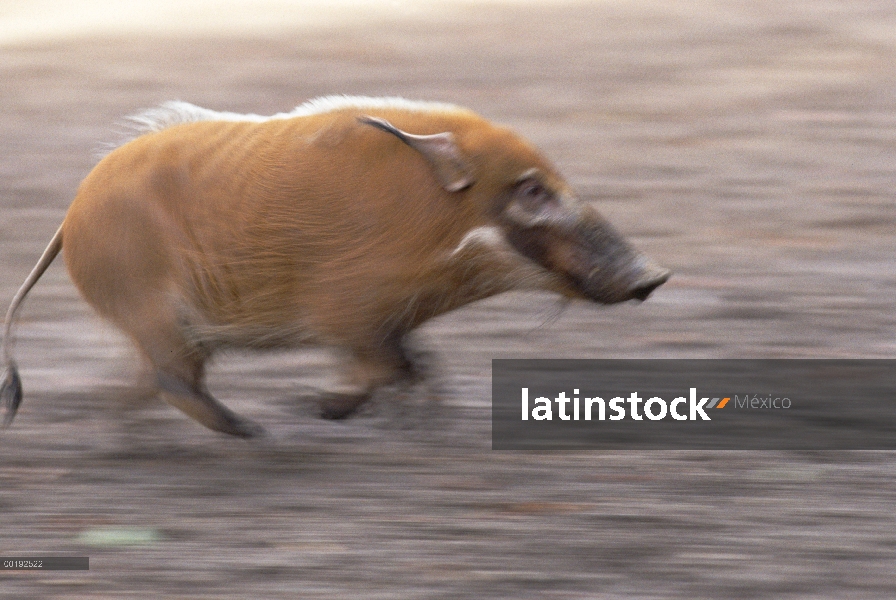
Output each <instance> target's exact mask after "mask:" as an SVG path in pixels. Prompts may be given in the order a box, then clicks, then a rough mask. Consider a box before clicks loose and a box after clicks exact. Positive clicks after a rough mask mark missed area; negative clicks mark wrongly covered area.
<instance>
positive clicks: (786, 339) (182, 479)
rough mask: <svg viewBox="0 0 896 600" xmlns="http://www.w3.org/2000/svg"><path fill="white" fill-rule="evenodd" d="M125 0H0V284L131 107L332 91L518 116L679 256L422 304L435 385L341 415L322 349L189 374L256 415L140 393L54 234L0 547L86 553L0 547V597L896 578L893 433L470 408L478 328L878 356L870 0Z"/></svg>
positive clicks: (653, 243) (272, 103)
mask: <svg viewBox="0 0 896 600" xmlns="http://www.w3.org/2000/svg"><path fill="white" fill-rule="evenodd" d="M121 4H122V5H125V4H127V3H121ZM212 4H214V6H212ZM127 5H128V6H132V7H133V6H137V7H138V9H139V10H138V9H134V12H133V13H130V16H127V15H124V14H120V13H117V12H115V11H116V10H119V9H112V8H109V7H110V6H111V4H109V5H103V4H102V3H100V2H85V3H84V10H81V11H79V10H74V9H72V8H71V7H72V6H78V3H74V4H73V3H69V4H64V3H58V2H55V3H54V2H49V1H47V2H35V3H31V4H28V5H25V4H24V3H0V82H2V83H0V257H2V259H0V298H2V299H4V300H3V302H6V299H9V298H11V297H12V295H13V293H14V292H15V290H16V288H17V287H18V285H19V284H20V283H21V281H22V280H23V279H24V278H25V276H26V274H27V273H28V271H29V269H30V268H31V266H32V265H33V264H34V262H35V261H36V260H37V257H38V256H39V255H40V252H41V251H42V249H43V247H44V245H45V244H46V242H47V241H48V240H49V238H50V236H51V235H52V233H53V231H54V230H55V228H56V227H57V226H58V224H59V223H60V222H61V220H62V217H63V215H64V211H65V209H66V207H67V205H68V203H69V202H70V200H71V198H72V197H73V194H74V191H75V189H76V187H77V185H78V182H79V181H80V179H81V178H83V177H84V175H86V173H87V172H88V171H89V170H90V168H91V166H92V165H93V164H94V162H95V158H94V151H95V150H96V149H98V148H100V147H101V145H102V142H104V141H107V140H114V139H116V138H117V137H118V134H117V133H116V130H115V123H116V122H118V121H119V120H120V118H121V117H122V116H123V115H126V114H129V113H133V112H135V111H137V110H139V109H140V108H144V107H148V106H153V105H155V104H158V103H160V102H162V101H164V100H169V99H182V100H187V101H190V102H194V103H197V104H201V105H205V106H209V107H211V108H215V109H221V110H232V111H246V112H256V113H273V112H278V111H282V110H287V109H289V108H291V107H293V106H294V105H296V104H299V103H301V102H302V101H304V100H305V99H308V98H311V97H314V96H317V95H321V94H330V93H349V94H367V95H402V96H406V97H410V98H420V99H432V100H446V101H451V102H456V103H460V104H464V105H467V106H470V107H472V108H474V109H476V110H477V111H479V112H481V113H483V114H485V115H486V116H488V117H490V118H492V119H494V120H497V121H500V122H503V123H506V124H509V125H511V126H513V127H515V128H516V129H518V130H519V131H520V132H522V133H523V134H525V135H526V136H528V137H529V138H531V139H532V140H534V141H535V142H536V143H537V144H538V145H539V146H540V147H541V148H542V149H543V150H544V151H545V153H546V154H547V155H548V156H550V157H551V158H552V159H553V160H555V162H556V163H557V164H558V165H559V166H560V168H561V170H562V171H563V172H564V173H565V174H566V175H567V177H568V178H569V179H570V181H571V182H572V183H573V184H574V185H575V187H577V188H578V189H579V190H580V191H581V193H582V194H583V195H584V196H586V197H588V198H590V199H592V200H593V201H595V202H596V203H597V205H598V206H599V207H600V209H601V210H602V211H603V212H604V213H605V214H606V215H607V216H608V217H609V218H610V219H611V220H612V221H613V222H614V223H615V224H616V225H617V226H618V227H619V228H620V229H621V230H622V231H624V232H625V233H627V234H628V235H629V237H630V238H631V239H632V240H633V241H634V242H635V243H636V244H637V245H638V246H639V247H641V248H642V249H644V250H646V251H647V252H648V253H649V254H651V255H652V256H653V257H654V258H656V259H657V260H658V261H659V262H661V263H663V264H664V265H665V266H668V267H670V268H672V269H673V270H674V271H675V277H674V278H673V279H672V280H671V281H670V282H669V283H668V284H667V285H666V286H664V287H663V288H661V289H660V290H659V291H658V292H657V293H656V294H655V295H654V297H652V298H651V299H650V300H649V301H648V302H646V303H644V304H642V305H624V306H616V307H612V308H604V309H599V308H595V307H592V306H587V305H578V304H575V305H572V306H570V307H568V308H567V309H566V310H565V311H563V312H560V310H559V309H558V307H557V304H556V302H555V301H554V300H553V299H552V298H550V297H548V296H541V295H528V296H526V295H518V294H511V295H506V296H502V297H499V298H496V299H493V300H490V301H487V302H483V303H481V304H477V305H475V306H471V307H469V308H467V309H464V310H462V311H459V312H457V313H455V314H453V315H449V316H447V317H445V318H442V319H439V320H437V321H436V322H433V323H432V324H430V325H428V326H427V327H425V328H424V329H423V330H421V331H420V333H419V335H418V336H417V338H418V340H417V341H418V343H419V344H420V345H421V346H422V347H424V348H425V349H427V350H429V351H431V352H433V353H435V355H436V356H437V357H438V361H437V363H436V364H437V365H438V369H437V371H438V373H437V377H436V379H435V380H434V382H433V386H432V387H433V389H431V390H429V389H421V390H417V393H416V394H413V395H410V396H405V397H401V398H390V397H388V395H383V397H381V398H379V400H378V402H376V403H374V405H373V406H371V407H370V408H369V409H367V410H365V411H364V413H363V414H362V415H360V416H358V417H357V418H354V419H351V420H348V421H346V422H338V423H332V422H323V421H320V420H318V419H316V418H315V416H314V411H313V407H312V404H311V403H310V402H309V401H308V399H307V392H306V390H307V389H308V388H309V387H318V386H326V385H328V383H330V382H332V379H333V375H334V373H335V372H336V368H337V366H336V365H335V363H333V361H332V360H331V357H330V356H329V355H328V354H327V353H325V352H322V351H307V352H298V353H290V354H265V355H248V354H247V355H242V354H240V355H231V356H228V357H224V358H223V359H222V360H220V361H219V362H218V363H216V365H215V367H214V368H213V370H212V372H211V374H210V383H211V387H212V390H213V391H214V392H215V393H216V395H218V397H220V398H221V399H222V400H224V401H225V402H226V403H227V404H228V405H229V406H231V407H232V408H234V409H235V410H237V411H238V412H240V413H242V414H245V415H247V416H250V417H252V418H255V419H257V420H259V421H261V422H262V423H263V424H265V425H266V426H267V427H268V429H269V430H270V431H271V432H272V433H273V438H274V439H273V440H271V441H269V442H268V443H265V444H253V443H245V442H241V441H238V440H232V439H229V438H225V437H223V436H218V435H216V434H213V433H209V432H207V431H205V430H204V429H202V428H201V427H199V426H198V425H196V424H194V423H193V422H191V421H189V420H188V419H187V418H185V417H183V416H182V415H181V414H180V413H178V412H177V411H175V410H174V409H170V408H167V407H166V406H164V405H161V404H160V403H159V402H158V401H156V400H154V399H152V398H149V397H147V391H146V390H147V388H146V386H145V385H144V384H143V383H141V378H140V372H139V369H138V368H137V366H136V365H135V357H134V355H133V354H132V353H131V351H130V350H129V349H128V347H127V345H126V344H125V342H124V341H123V339H122V338H120V337H118V335H117V334H116V333H115V332H114V331H112V330H110V329H109V328H108V327H106V326H105V325H104V324H102V323H100V322H99V321H98V320H97V319H96V318H95V317H93V316H92V314H91V313H90V311H89V309H88V308H87V307H86V305H85V304H84V303H83V302H82V301H80V300H79V298H78V297H77V294H76V292H75V290H74V288H73V287H72V285H71V283H70V282H69V280H68V279H67V276H66V274H65V272H64V269H63V268H62V265H61V261H59V263H58V264H56V265H54V266H53V267H52V268H51V269H50V271H49V272H48V273H47V275H46V276H45V277H44V279H43V280H42V281H41V283H40V284H39V286H38V287H37V288H35V290H34V291H33V292H32V295H31V296H30V298H29V302H28V303H27V304H26V306H25V310H24V311H23V314H22V316H23V318H22V320H21V321H20V325H19V327H18V344H17V357H18V361H19V364H20V366H21V372H22V376H23V379H24V384H25V389H26V398H25V401H24V404H23V407H22V409H21V411H20V413H19V416H18V417H17V419H16V421H15V423H14V424H13V427H12V428H11V429H9V430H7V431H4V432H2V434H0V456H2V460H0V511H2V515H3V518H2V520H0V548H2V553H3V554H6V555H10V554H18V555H29V554H30V555H37V554H63V553H72V554H80V555H89V556H90V561H91V569H90V571H89V572H85V573H79V572H68V573H67V572H56V573H43V574H41V573H22V572H17V573H8V572H6V573H2V575H0V577H2V581H0V596H4V597H10V598H13V597H14V598H63V597H64V598H125V597H140V598H143V597H187V596H189V597H202V598H294V597H301V598H371V599H376V598H557V599H561V598H562V599H580V598H582V599H584V598H623V597H624V598H630V597H634V598H770V599H771V598H893V597H896V576H894V573H896V522H894V516H893V505H894V502H896V483H894V478H896V457H893V456H892V454H891V453H857V452H853V453H848V452H845V453H800V454H785V453H770V452H721V453H703V452H666V453H661V452H618V453H609V452H581V453H544V454H537V453H523V452H517V453H510V452H493V451H491V450H490V437H489V432H490V423H489V394H490V379H489V377H490V359H492V358H498V357H558V358H559V357H583V358H584V357H675V358H684V357H735V358H736V357H845V358H870V357H888V358H892V357H893V356H894V354H896V310H894V309H896V261H894V260H893V251H894V247H896V213H894V207H896V205H894V191H893V190H894V184H896V162H894V148H896V71H894V69H893V65H894V64H896V8H894V7H893V5H892V3H891V2H887V1H883V0H879V1H871V0H868V1H861V0H858V1H853V2H849V3H844V2H835V1H833V0H831V1H825V0H808V1H805V0H800V1H796V0H778V1H775V2H771V1H763V0H759V1H753V2H747V1H745V0H730V1H723V0H720V1H717V2H711V1H699V2H694V1H688V2H684V1H682V2H658V1H642V2H638V1H635V0H618V1H606V2H590V3H566V2H544V3H532V4H529V3H524V2H514V3H500V2H490V3H481V4H477V3H473V2H447V1H446V2H429V3H425V4H418V3H413V4H411V3H407V4H406V3H391V4H377V3H372V2H367V3H363V2H362V3H352V2H347V1H346V2H341V3H338V4H335V5H333V4H325V3H323V2H318V3H316V4H315V3H312V4H305V5H302V6H301V8H299V9H297V8H296V5H294V4H290V3H287V2H282V1H281V2H273V1H269V2H262V3H254V4H253V5H252V6H255V7H256V9H255V10H256V12H254V13H253V12H251V11H249V10H248V9H247V8H246V7H248V6H250V5H249V4H248V3H241V2H237V1H230V2H223V3H222V2H215V3H201V2H181V3H172V4H171V5H170V6H167V7H166V5H163V4H159V3H152V4H149V3H147V4H146V5H145V6H143V5H142V4H136V5H135V4H133V3H130V4H127ZM66 6H67V7H69V8H64V7H66ZM115 6H118V5H115ZM104 7H105V8H104ZM147 7H149V8H147ZM172 7H174V8H172ZM323 7H326V8H323ZM59 11H62V12H59ZM135 15H136V16H135ZM272 15H274V17H275V18H272ZM78 19H81V21H79V20H78ZM434 390H435V391H439V392H441V396H442V398H441V400H438V401H431V400H429V398H430V397H431V396H433V395H434V394H433V393H432V392H433V391H434ZM303 398H304V399H303Z"/></svg>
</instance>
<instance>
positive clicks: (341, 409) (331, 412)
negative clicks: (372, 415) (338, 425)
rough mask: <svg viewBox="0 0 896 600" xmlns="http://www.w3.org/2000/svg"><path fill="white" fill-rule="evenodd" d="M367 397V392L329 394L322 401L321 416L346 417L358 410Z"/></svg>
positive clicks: (333, 418)
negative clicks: (358, 393)
mask: <svg viewBox="0 0 896 600" xmlns="http://www.w3.org/2000/svg"><path fill="white" fill-rule="evenodd" d="M367 398H368V395H367V394H360V395H351V394H333V393H331V394H327V395H326V396H324V398H323V399H322V400H321V401H320V416H321V418H322V419H330V420H337V419H345V418H346V417H350V416H351V415H352V414H353V413H354V412H355V411H357V410H358V407H359V406H361V405H362V404H364V402H365V401H366V400H367Z"/></svg>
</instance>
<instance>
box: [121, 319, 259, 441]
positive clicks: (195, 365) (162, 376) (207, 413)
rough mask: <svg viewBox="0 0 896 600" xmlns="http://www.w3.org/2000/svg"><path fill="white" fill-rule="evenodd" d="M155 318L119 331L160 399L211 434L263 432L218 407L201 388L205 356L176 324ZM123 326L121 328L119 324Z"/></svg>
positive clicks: (217, 403)
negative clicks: (146, 366) (151, 376)
mask: <svg viewBox="0 0 896 600" xmlns="http://www.w3.org/2000/svg"><path fill="white" fill-rule="evenodd" d="M158 308H159V305H156V310H155V311H153V312H154V313H155V314H153V315H152V317H151V318H149V319H146V320H145V321H142V322H141V321H139V320H137V321H136V322H138V323H140V325H138V326H136V327H135V320H134V319H129V323H127V325H125V326H124V327H122V328H123V329H125V331H126V332H127V333H128V334H129V335H130V336H131V338H132V339H133V340H134V342H135V343H136V345H137V347H138V348H139V349H140V350H141V351H142V352H143V354H144V356H145V357H146V358H147V359H148V361H149V363H150V365H151V366H152V369H153V370H154V372H155V376H156V382H157V384H158V386H159V391H160V395H161V397H162V399H164V400H165V401H166V402H167V403H168V404H170V405H171V406H173V407H175V408H177V409H179V410H180V411H182V412H183V413H184V414H186V415H187V416H189V417H191V418H193V419H195V420H196V421H198V422H199V423H201V424H203V425H205V426H206V427H208V428H209V429H212V430H214V431H220V432H222V433H227V434H230V435H235V436H238V437H244V438H248V437H255V436H258V435H261V434H263V433H264V429H263V428H262V427H261V426H260V425H258V424H256V423H254V422H252V421H250V420H248V419H245V418H243V417H241V416H239V415H237V414H236V413H234V412H233V411H232V410H230V409H229V408H227V407H226V406H224V405H223V404H221V403H220V402H219V401H218V400H216V399H215V397H214V396H212V395H211V393H209V391H208V389H207V388H206V386H205V381H204V380H205V362H206V360H207V359H208V353H207V352H205V351H204V350H203V349H202V348H201V347H198V346H197V345H196V344H192V343H190V342H189V341H187V340H186V339H185V338H184V336H183V335H182V333H181V331H180V330H179V328H178V326H177V324H176V322H175V321H176V320H175V319H174V318H172V319H170V320H169V319H165V318H160V316H161V315H160V314H159V311H158ZM120 325H123V324H120Z"/></svg>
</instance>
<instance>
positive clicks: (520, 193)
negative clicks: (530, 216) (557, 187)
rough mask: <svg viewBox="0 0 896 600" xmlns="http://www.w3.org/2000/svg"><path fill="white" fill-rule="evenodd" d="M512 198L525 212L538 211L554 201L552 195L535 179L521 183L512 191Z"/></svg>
mask: <svg viewBox="0 0 896 600" xmlns="http://www.w3.org/2000/svg"><path fill="white" fill-rule="evenodd" d="M514 196H516V199H517V202H519V203H520V204H521V205H522V207H523V208H524V209H526V210H538V209H539V208H542V207H544V206H545V205H547V204H550V203H551V202H552V201H553V200H554V195H553V194H552V193H551V192H550V191H549V190H548V189H547V188H546V187H544V186H543V185H542V184H541V182H540V181H538V180H537V179H526V180H524V181H521V182H520V183H519V184H518V185H517V187H516V190H515V191H514Z"/></svg>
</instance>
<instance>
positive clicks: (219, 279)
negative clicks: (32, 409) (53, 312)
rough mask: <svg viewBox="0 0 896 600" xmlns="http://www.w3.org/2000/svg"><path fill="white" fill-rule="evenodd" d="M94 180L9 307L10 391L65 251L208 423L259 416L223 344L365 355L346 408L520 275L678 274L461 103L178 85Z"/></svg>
mask: <svg viewBox="0 0 896 600" xmlns="http://www.w3.org/2000/svg"><path fill="white" fill-rule="evenodd" d="M132 119H133V120H134V121H135V122H136V123H137V124H138V126H139V127H140V130H141V132H140V135H139V136H138V137H136V138H135V139H133V140H132V141H130V142H127V143H125V144H123V145H121V146H120V147H118V148H117V149H115V150H113V151H112V152H111V153H109V154H108V155H107V156H106V157H105V158H103V159H102V160H101V161H100V162H99V164H97V166H96V167H95V168H94V169H93V171H91V173H90V174H89V175H88V176H87V178H86V179H85V180H84V181H83V182H82V183H81V186H80V188H79V189H78V192H77V195H76V196H75V199H74V201H73V202H72V205H71V207H70V208H69V210H68V213H67V214H66V216H65V220H64V221H63V223H62V225H61V226H60V228H59V230H58V231H57V232H56V235H54V236H53V239H52V240H51V241H50V244H49V246H47V249H46V250H45V251H44V253H43V256H41V258H40V260H39V261H38V263H37V265H36V266H35V267H34V270H33V271H32V272H31V274H30V275H29V276H28V278H27V279H26V280H25V283H24V284H23V285H22V287H21V289H19V291H18V293H17V294H16V295H15V297H14V299H13V301H12V304H11V305H10V308H9V312H8V313H7V316H6V322H5V330H4V339H3V359H4V361H5V367H6V378H5V380H4V383H3V387H2V390H0V399H2V403H3V406H4V409H5V415H4V425H8V424H9V423H10V422H11V421H12V418H13V416H14V415H15V412H16V410H17V408H18V406H19V404H20V402H21V399H22V387H21V382H20V379H19V376H18V372H17V369H16V364H15V361H14V360H13V357H12V355H11V335H10V331H11V328H12V323H13V321H14V317H15V315H16V312H17V309H18V308H19V306H20V305H21V303H22V300H23V299H24V297H25V295H26V294H27V293H28V291H29V290H30V289H31V287H32V286H33V285H34V284H35V283H36V282H37V280H38V279H39V278H40V276H41V275H42V274H43V272H44V271H45V270H46V268H47V267H48V266H49V264H50V263H51V262H52V261H53V259H54V258H55V257H56V255H57V254H58V253H59V252H60V251H62V252H63V254H64V258H65V264H66V266H67V267H68V272H69V274H70V275H71V278H72V280H73V281H74V283H75V285H76V286H77V288H78V290H79V291H80V292H81V294H82V295H83V296H84V298H85V299H86V300H87V302H88V303H89V304H90V305H91V306H93V308H94V309H95V310H96V311H97V312H98V313H99V314H100V315H102V316H103V317H104V318H106V319H108V320H109V321H111V322H112V323H113V324H114V325H115V326H117V327H118V328H119V329H120V330H121V331H122V332H124V333H125V334H127V336H128V337H130V339H131V340H133V342H134V344H135V345H136V346H137V348H138V349H139V350H140V352H141V354H142V355H143V356H144V357H145V358H146V360H147V361H148V363H149V365H150V366H151V368H152V370H153V372H154V374H155V378H156V382H157V384H158V388H159V391H160V393H161V395H162V396H163V397H164V399H165V400H166V401H167V402H169V403H170V404H171V405H173V406H175V407H177V408H179V409H180V410H182V411H183V412H184V413H186V414H187V415H189V416H190V417H192V418H194V419H196V420H197V421H199V422H200V423H202V424H203V425H205V426H206V427H208V428H210V429H213V430H216V431H221V432H224V433H229V434H232V435H237V436H243V437H249V436H252V435H256V434H259V433H261V432H262V431H263V430H262V429H261V427H259V426H258V425H256V424H255V423H253V422H252V421H249V420H247V419H244V418H242V417H240V416H239V415H237V414H235V413H234V412H232V411H231V410H230V409H228V408H227V407H225V406H224V405H223V404H221V403H220V402H218V400H216V399H215V398H214V397H213V396H212V395H211V394H210V393H209V391H208V389H207V388H206V385H205V382H204V371H205V365H206V362H207V361H208V360H209V358H210V357H212V356H213V355H214V353H215V352H217V351H219V350H222V349H227V348H294V347H297V346H299V345H303V344H308V343H316V344H325V345H330V346H334V347H339V348H342V349H344V350H346V351H347V354H348V355H349V356H350V357H351V363H352V364H351V368H350V369H347V370H346V371H347V382H346V383H347V386H349V387H348V388H347V389H349V390H350V391H349V392H341V393H338V394H337V393H331V394H324V398H323V399H322V412H323V416H325V417H329V418H342V417H345V416H348V415H349V414H351V413H352V412H353V411H354V410H355V409H356V408H357V407H358V406H359V405H360V404H362V403H363V402H364V401H365V400H367V399H368V398H369V397H370V396H371V394H372V393H373V392H374V390H376V389H377V388H379V387H381V386H384V385H387V384H390V383H394V382H397V381H401V380H402V379H405V378H408V377H410V376H411V375H412V374H413V372H414V369H413V365H412V363H411V362H410V360H409V358H408V356H407V352H406V351H405V349H404V347H403V339H404V338H405V336H406V334H408V332H410V331H411V330H413V329H414V328H415V327H417V326H418V325H420V324H421V323H423V322H425V321H426V320H428V319H431V318H432V317H435V316H437V315H440V314H442V313H445V312H447V311H450V310H453V309H456V308H458V307H461V306H464V305H465V304H469V303H471V302H474V301H476V300H480V299H482V298H486V297H489V296H492V295H495V294H500V293H502V292H506V291H509V290H515V289H541V290H549V291H552V292H556V293H558V294H562V295H564V296H566V297H569V298H581V299H585V300H589V301H592V302H597V303H601V304H611V303H615V302H622V301H625V300H630V299H637V300H644V299H646V298H647V296H648V295H649V294H650V293H651V292H652V291H653V290H654V289H655V288H657V287H658V286H660V285H661V284H662V283H664V282H665V281H666V280H667V279H668V278H669V271H667V270H666V269H663V268H660V267H659V266H657V265H656V264H654V263H653V262H652V261H651V260H649V259H648V258H646V257H645V256H644V255H642V254H640V253H639V252H637V251H636V250H634V249H633V248H632V247H631V246H630V245H629V244H628V243H627V242H626V241H625V239H623V237H622V236H621V235H620V234H619V233H618V232H617V231H616V230H615V229H614V228H613V227H612V226H611V225H610V224H609V223H608V222H607V221H606V220H604V219H603V218H602V217H601V216H600V215H599V214H598V212H597V211H596V210H595V209H594V208H593V207H592V206H591V205H590V204H588V203H586V202H584V201H582V200H580V199H578V198H577V197H576V195H575V194H574V193H573V191H572V190H571V189H570V187H569V186H568V185H567V183H566V182H565V181H564V180H563V178H562V177H561V176H560V174H559V173H558V172H557V170H556V168H555V167H554V166H553V165H552V164H551V163H550V162H548V161H547V160H546V159H545V158H544V157H543V156H542V155H541V154H540V153H539V152H538V151H537V150H536V149H535V148H534V147H533V146H532V145H531V144H530V143H529V142H527V141H526V140H524V139H522V138H521V137H520V136H518V135H516V134H515V133H513V132H512V131H510V130H508V129H506V128H504V127H500V126H497V125H495V124H493V123H491V122H489V121H487V120H485V119H484V118H482V117H480V116H478V115H477V114H475V113H473V112H471V111H469V110H467V109H464V108H460V107H457V106H454V105H449V104H439V103H430V102H412V101H408V100H403V99H399V98H364V97H344V96H339V97H326V98H319V99H316V100H312V101H310V102H308V103H306V104H304V105H302V106H300V107H298V108H297V109H295V110H294V111H292V112H289V113H282V114H277V115H274V116H272V117H260V116H258V115H241V114H234V113H227V112H216V111H212V110H208V109H204V108H200V107H197V106H193V105H191V104H187V103H183V102H171V103H167V104H165V105H163V106H162V107H160V108H156V109H152V110H149V111H147V112H144V113H143V114H141V115H138V116H136V117H132Z"/></svg>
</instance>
